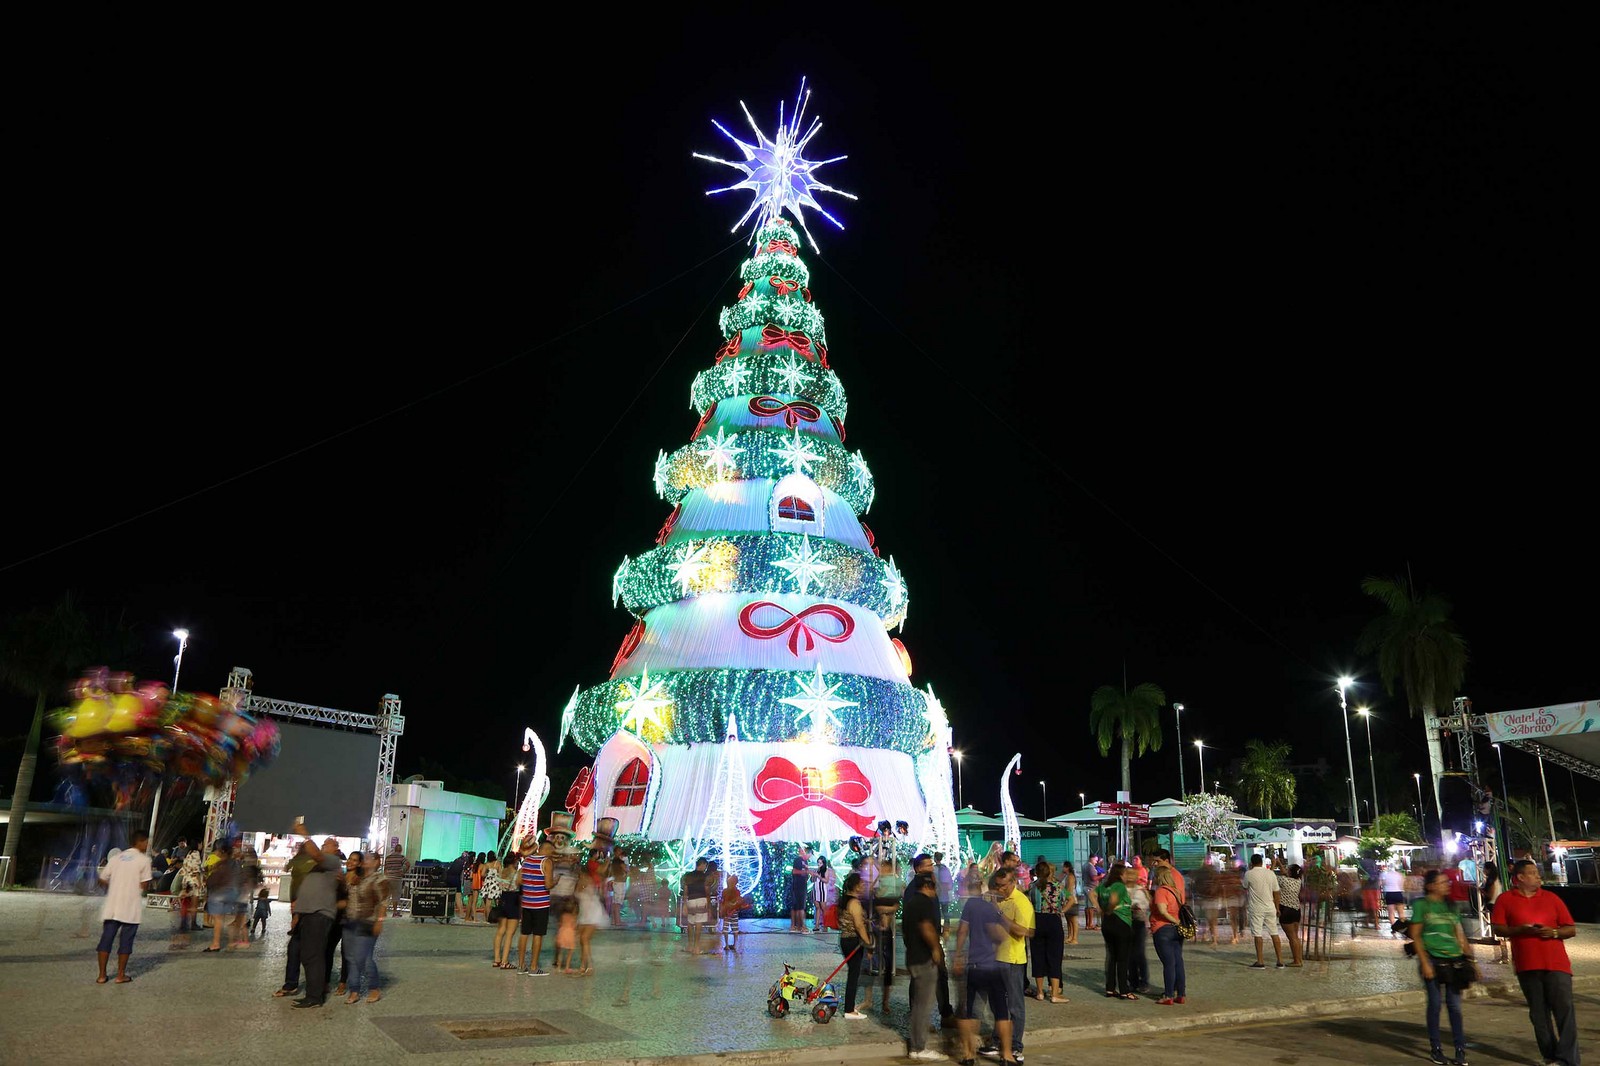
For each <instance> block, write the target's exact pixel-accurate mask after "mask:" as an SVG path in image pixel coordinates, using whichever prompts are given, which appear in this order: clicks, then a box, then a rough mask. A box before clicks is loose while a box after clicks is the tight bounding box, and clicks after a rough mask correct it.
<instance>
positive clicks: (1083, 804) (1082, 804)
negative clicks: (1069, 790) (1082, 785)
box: [1078, 792, 1089, 810]
mask: <svg viewBox="0 0 1600 1066" xmlns="http://www.w3.org/2000/svg"><path fill="white" fill-rule="evenodd" d="M1087 806H1089V801H1088V800H1087V799H1085V798H1084V795H1083V793H1082V792H1080V793H1078V809H1079V810H1082V809H1083V808H1085V807H1087Z"/></svg>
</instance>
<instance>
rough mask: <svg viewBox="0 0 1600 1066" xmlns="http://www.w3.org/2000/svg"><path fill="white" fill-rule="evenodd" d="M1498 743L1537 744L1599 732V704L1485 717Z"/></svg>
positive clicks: (1586, 703) (1497, 713)
mask: <svg viewBox="0 0 1600 1066" xmlns="http://www.w3.org/2000/svg"><path fill="white" fill-rule="evenodd" d="M1483 717H1484V721H1485V723H1486V724H1487V725H1488V727H1489V735H1490V736H1491V737H1493V738H1494V739H1495V740H1538V739H1539V738H1540V737H1556V736H1565V735H1568V734H1573V733H1597V732H1600V703H1597V701H1595V700H1585V701H1583V702H1582V703H1558V704H1556V705H1554V706H1551V707H1533V708H1530V709H1528V710H1525V711H1499V712H1496V713H1493V714H1486V715H1484V716H1483Z"/></svg>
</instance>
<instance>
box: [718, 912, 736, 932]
mask: <svg viewBox="0 0 1600 1066" xmlns="http://www.w3.org/2000/svg"><path fill="white" fill-rule="evenodd" d="M722 931H723V932H724V933H737V932H738V931H739V915H738V912H735V913H733V914H730V915H727V916H726V917H724V918H723V919H722Z"/></svg>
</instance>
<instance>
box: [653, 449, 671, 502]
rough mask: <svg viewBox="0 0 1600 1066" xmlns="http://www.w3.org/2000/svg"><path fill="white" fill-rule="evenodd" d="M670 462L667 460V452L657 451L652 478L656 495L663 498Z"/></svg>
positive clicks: (665, 491) (665, 493) (665, 492)
mask: <svg viewBox="0 0 1600 1066" xmlns="http://www.w3.org/2000/svg"><path fill="white" fill-rule="evenodd" d="M670 469H671V464H670V463H668V462H667V453H666V452H658V454H657V455H656V472H655V476H654V478H653V479H652V480H654V481H655V486H656V495H657V496H661V497H663V498H665V496H666V495H667V472H668V471H669V470H670Z"/></svg>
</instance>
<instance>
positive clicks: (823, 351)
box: [817, 341, 833, 370]
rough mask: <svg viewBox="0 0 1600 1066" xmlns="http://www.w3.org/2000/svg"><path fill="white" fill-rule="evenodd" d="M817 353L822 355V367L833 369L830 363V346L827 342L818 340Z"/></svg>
mask: <svg viewBox="0 0 1600 1066" xmlns="http://www.w3.org/2000/svg"><path fill="white" fill-rule="evenodd" d="M817 355H818V356H820V357H821V359H822V369H824V370H832V369H833V367H831V366H829V365H828V346H827V345H826V344H823V343H822V342H821V341H818V342H817Z"/></svg>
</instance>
